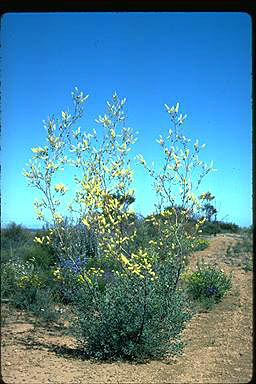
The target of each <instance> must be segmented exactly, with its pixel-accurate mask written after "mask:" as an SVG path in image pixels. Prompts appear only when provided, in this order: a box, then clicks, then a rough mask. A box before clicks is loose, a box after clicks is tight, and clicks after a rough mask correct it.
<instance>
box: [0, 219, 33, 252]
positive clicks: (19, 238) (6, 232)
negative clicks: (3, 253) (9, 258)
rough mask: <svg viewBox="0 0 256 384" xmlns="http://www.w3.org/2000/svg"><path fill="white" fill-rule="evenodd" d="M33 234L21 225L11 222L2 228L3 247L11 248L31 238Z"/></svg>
mask: <svg viewBox="0 0 256 384" xmlns="http://www.w3.org/2000/svg"><path fill="white" fill-rule="evenodd" d="M31 237H32V236H31V234H30V233H29V232H28V231H27V230H26V229H25V228H23V227H22V226H21V225H17V224H15V223H11V224H9V225H8V226H7V227H6V228H3V229H1V249H8V250H10V248H11V249H13V248H16V247H19V246H21V245H23V244H24V243H26V242H28V241H29V240H31Z"/></svg>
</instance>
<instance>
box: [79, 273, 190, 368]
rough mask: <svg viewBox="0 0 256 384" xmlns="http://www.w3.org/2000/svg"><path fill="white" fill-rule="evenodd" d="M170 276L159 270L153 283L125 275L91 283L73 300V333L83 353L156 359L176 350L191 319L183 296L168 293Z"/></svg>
mask: <svg viewBox="0 0 256 384" xmlns="http://www.w3.org/2000/svg"><path fill="white" fill-rule="evenodd" d="M172 274H173V271H171V270H170V268H169V270H168V268H167V266H165V267H162V271H160V273H159V280H158V281H151V280H150V279H148V278H145V280H141V278H140V277H138V276H136V275H134V274H130V275H126V276H122V277H121V276H118V275H116V274H115V275H114V276H112V280H111V282H110V283H109V284H106V286H105V289H104V290H102V289H99V287H98V285H97V281H96V282H95V285H94V288H93V290H92V291H91V290H90V289H89V288H88V287H87V286H83V287H82V288H81V289H80V291H79V294H78V295H77V297H76V304H75V318H76V320H75V321H74V323H73V331H74V334H75V336H76V338H77V340H78V342H79V345H80V347H81V350H82V351H83V353H84V354H85V355H86V356H88V357H90V358H94V359H97V360H116V359H128V360H140V361H143V360H145V359H148V358H161V357H163V356H164V355H166V354H168V353H169V354H174V353H177V352H178V351H179V350H181V349H182V344H181V343H180V342H179V335H180V333H181V331H182V330H183V328H184V326H185V323H186V321H188V320H189V319H190V317H191V315H190V313H189V311H188V309H187V308H186V302H185V297H184V294H183V293H182V292H181V291H179V290H178V291H175V292H174V291H173V286H172V281H173V280H174V279H172Z"/></svg>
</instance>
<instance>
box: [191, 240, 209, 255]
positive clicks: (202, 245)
mask: <svg viewBox="0 0 256 384" xmlns="http://www.w3.org/2000/svg"><path fill="white" fill-rule="evenodd" d="M208 247H209V241H208V240H203V239H198V240H196V241H195V246H194V251H195V252H199V251H203V250H204V249H206V248H208Z"/></svg>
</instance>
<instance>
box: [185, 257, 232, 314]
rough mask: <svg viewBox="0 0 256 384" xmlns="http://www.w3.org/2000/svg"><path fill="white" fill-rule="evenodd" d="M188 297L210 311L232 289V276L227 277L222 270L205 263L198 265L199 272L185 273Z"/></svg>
mask: <svg viewBox="0 0 256 384" xmlns="http://www.w3.org/2000/svg"><path fill="white" fill-rule="evenodd" d="M182 279H183V281H185V282H186V291H187V293H188V295H189V296H190V297H191V298H192V299H193V300H196V301H198V302H200V303H201V304H202V306H203V307H205V308H206V309H209V308H210V307H212V306H213V305H214V304H216V303H218V302H220V301H221V300H222V298H223V296H224V295H225V294H226V292H227V291H228V290H230V288H231V285H232V283H231V275H230V276H227V275H226V274H225V273H224V272H223V271H222V270H220V269H219V268H217V267H216V266H213V265H207V264H205V263H204V262H198V263H197V270H196V271H194V272H187V273H183V275H182Z"/></svg>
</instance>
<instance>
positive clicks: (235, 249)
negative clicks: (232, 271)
mask: <svg viewBox="0 0 256 384" xmlns="http://www.w3.org/2000/svg"><path fill="white" fill-rule="evenodd" d="M252 254H253V243H252V234H248V235H246V234H243V236H242V239H241V240H239V241H237V242H236V243H235V244H234V245H229V246H228V247H227V250H226V258H225V261H226V262H228V263H231V264H233V265H236V266H241V267H242V268H243V269H244V270H245V271H246V272H248V271H252V269H253V258H252Z"/></svg>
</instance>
